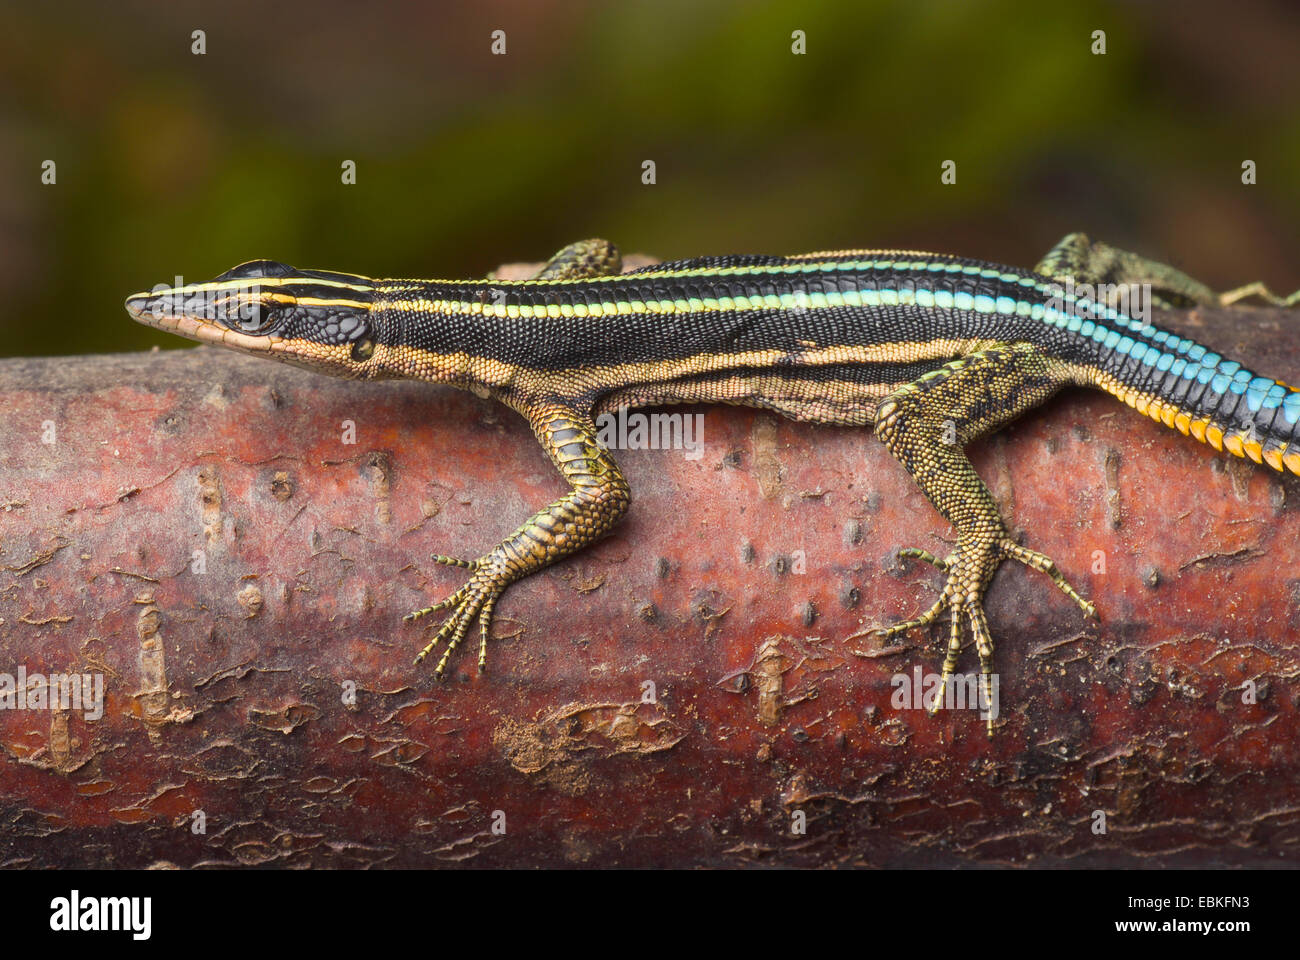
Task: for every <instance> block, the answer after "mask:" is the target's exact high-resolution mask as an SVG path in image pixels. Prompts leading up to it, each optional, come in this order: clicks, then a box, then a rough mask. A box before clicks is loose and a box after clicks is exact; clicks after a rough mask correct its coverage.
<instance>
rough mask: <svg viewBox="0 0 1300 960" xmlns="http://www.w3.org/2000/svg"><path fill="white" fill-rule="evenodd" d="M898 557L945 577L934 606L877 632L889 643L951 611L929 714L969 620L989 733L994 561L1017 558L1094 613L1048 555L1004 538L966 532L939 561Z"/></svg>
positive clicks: (953, 667)
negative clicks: (989, 606) (988, 603)
mask: <svg viewBox="0 0 1300 960" xmlns="http://www.w3.org/2000/svg"><path fill="white" fill-rule="evenodd" d="M898 556H899V557H907V558H913V559H917V560H922V561H924V562H926V563H929V564H932V565H933V566H935V567H937V568H938V569H939V570H941V571H943V572H945V573H947V574H948V580H947V582H946V583H945V584H944V588H943V593H942V594H941V595H940V596H939V599H938V600H937V601H936V602H935V604H934V606H932V607H930V609H929V610H927V611H925V613H923V614H921V615H920V616H919V617H915V618H913V619H911V620H905V621H903V622H902V623H896V624H894V625H893V626H891V627H887V628H884V629H881V630H880V631H879V632H880V635H881V639H882V641H888V640H889V639H891V638H893V637H896V636H898V635H899V634H902V633H905V632H907V631H908V630H911V629H913V628H915V627H925V626H929V625H930V624H932V623H934V622H935V621H936V620H938V619H939V616H940V614H942V613H943V612H944V611H945V610H950V611H951V630H950V632H949V636H948V650H947V655H946V656H945V657H944V661H943V674H942V676H941V679H940V682H939V689H938V692H937V695H936V696H935V698H934V700H933V701H932V702H931V704H930V707H929V711H930V713H931V714H934V713H936V712H937V711H938V709H939V705H940V703H941V702H942V699H943V696H944V694H945V692H946V691H947V687H948V682H949V680H951V679H952V677H953V675H954V674H955V673H956V671H957V662H958V658H959V657H960V655H961V647H962V635H963V633H964V630H963V625H964V624H969V625H970V631H971V635H972V637H973V639H974V641H975V649H976V651H977V652H978V654H979V660H980V700H981V709H983V710H984V712H985V717H986V719H987V721H988V732H989V736H992V735H993V713H992V711H991V710H988V709H987V708H986V706H985V705H986V704H988V703H989V702H990V701H989V699H988V698H989V695H990V684H991V682H992V678H993V637H992V635H991V634H990V632H989V625H988V620H987V618H986V617H985V615H984V590H985V588H986V587H987V586H988V583H989V581H990V580H991V579H992V578H993V574H994V572H995V571H996V570H997V568H998V565H999V564H1000V563H1001V562H1002V561H1003V560H1018V561H1019V562H1020V563H1023V564H1025V565H1026V566H1028V567H1033V568H1034V569H1035V570H1038V571H1040V572H1042V573H1045V574H1047V575H1048V576H1049V577H1051V578H1052V582H1053V583H1055V584H1056V586H1057V588H1058V589H1059V590H1060V591H1061V592H1062V593H1064V594H1065V595H1066V596H1068V597H1069V598H1070V599H1071V600H1073V601H1074V602H1075V603H1076V604H1078V606H1079V607H1080V609H1082V610H1083V612H1084V614H1085V615H1086V616H1089V617H1095V616H1096V615H1097V608H1096V606H1094V605H1093V604H1092V603H1091V602H1090V601H1088V600H1085V599H1084V598H1083V597H1081V596H1080V595H1079V594H1078V593H1077V592H1076V591H1075V589H1074V588H1073V587H1072V586H1070V584H1069V583H1068V582H1067V581H1066V579H1065V577H1064V576H1062V575H1061V572H1060V571H1059V570H1058V569H1057V568H1056V564H1055V563H1054V562H1052V559H1051V558H1050V557H1048V556H1046V555H1045V554H1041V553H1038V552H1037V551H1034V550H1030V549H1028V548H1027V547H1022V546H1021V545H1020V544H1018V543H1016V542H1015V541H1014V540H1012V539H1010V538H1009V537H1006V536H996V537H992V538H990V537H987V536H978V535H976V536H964V537H962V538H961V539H959V540H958V543H957V549H956V550H954V551H953V552H952V553H951V554H949V555H948V556H947V557H945V558H943V559H940V558H938V557H936V556H934V555H933V554H931V553H928V552H926V551H925V550H917V549H913V548H907V549H904V550H900V551H898Z"/></svg>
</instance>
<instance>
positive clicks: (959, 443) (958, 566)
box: [876, 343, 1096, 734]
mask: <svg viewBox="0 0 1300 960" xmlns="http://www.w3.org/2000/svg"><path fill="white" fill-rule="evenodd" d="M1067 382H1068V377H1066V376H1065V375H1064V374H1063V373H1061V372H1059V371H1058V370H1057V369H1055V367H1054V364H1053V362H1052V360H1051V359H1050V358H1049V357H1047V356H1046V355H1045V354H1043V353H1042V352H1041V351H1040V350H1038V349H1037V348H1036V347H1034V346H1032V345H1029V344H1023V343H1016V344H1005V345H1001V346H997V347H992V348H990V349H988V350H984V351H981V352H979V353H975V354H971V355H970V356H968V357H963V358H962V359H960V360H954V361H953V362H951V363H949V364H946V365H945V366H943V367H940V368H939V369H938V370H934V371H932V372H930V373H927V374H926V375H925V376H923V377H921V378H920V379H919V380H917V381H916V382H914V383H910V384H907V385H906V386H904V387H902V388H900V389H898V390H896V391H895V392H894V393H892V394H891V395H890V396H888V397H886V398H885V399H884V400H883V401H882V402H881V404H880V407H879V408H878V409H877V413H876V435H877V436H878V437H879V438H880V439H881V441H883V442H884V444H885V446H886V447H887V448H888V449H889V451H890V453H891V454H893V455H894V457H895V458H896V459H897V460H898V461H899V462H900V463H901V464H902V465H903V467H904V468H905V469H906V470H907V471H908V473H910V474H911V475H912V478H913V479H914V480H915V481H916V483H917V485H918V486H919V487H920V488H921V491H922V492H923V493H924V494H925V495H926V497H927V498H928V499H929V500H930V502H931V503H932V504H934V506H935V508H936V509H937V510H938V511H939V512H940V513H941V514H942V515H943V516H944V517H945V518H946V519H947V520H948V521H949V522H950V523H952V525H953V526H954V527H955V528H956V530H957V544H956V548H955V549H954V550H953V552H952V553H950V554H949V555H948V556H947V557H945V558H943V559H939V558H937V557H935V556H934V555H932V554H930V553H928V552H926V551H924V550H918V549H915V548H907V549H904V550H901V551H899V556H900V557H911V558H915V559H919V560H923V561H925V562H927V563H930V564H932V565H934V566H935V567H936V568H938V569H939V570H940V571H941V572H943V573H945V574H946V575H947V580H946V582H945V584H944V587H943V592H942V594H941V595H940V597H939V600H938V601H937V602H936V603H935V604H934V606H932V607H931V608H930V609H929V610H927V611H926V612H925V613H923V614H922V615H920V616H919V617H916V618H915V619H912V620H907V621H904V622H902V623H898V624H894V625H893V626H891V627H888V628H886V629H883V630H882V631H881V634H882V637H883V638H884V639H886V640H887V639H889V638H891V637H895V636H898V635H899V634H901V633H903V632H905V631H907V630H910V629H912V628H914V627H919V626H928V625H929V624H931V623H933V622H934V621H935V620H937V619H938V617H939V616H940V614H941V613H942V612H943V611H944V610H947V611H949V612H950V615H951V617H952V624H951V632H950V636H949V643H948V649H947V654H946V656H945V658H944V664H943V674H942V677H941V681H940V689H939V693H940V695H941V696H942V695H943V694H944V693H945V692H946V690H947V685H948V683H949V681H950V679H951V678H952V677H953V675H954V674H955V673H956V670H957V665H958V661H959V657H960V653H961V647H962V637H963V636H964V633H965V630H966V629H969V630H970V634H971V636H972V638H973V639H974V642H975V648H976V651H977V653H978V654H979V660H980V684H981V689H982V690H983V691H985V695H987V691H988V690H989V685H990V684H991V682H992V681H993V638H992V634H991V632H990V630H989V626H988V620H987V618H986V617H985V614H984V605H983V598H984V592H985V590H986V589H987V587H988V584H989V581H990V580H992V578H993V574H994V573H995V572H996V571H997V568H998V566H999V565H1001V563H1002V561H1003V560H1016V561H1019V562H1020V563H1023V564H1025V565H1026V566H1030V567H1033V568H1034V569H1035V570H1038V571H1040V572H1042V573H1045V574H1047V575H1048V576H1049V577H1050V578H1051V579H1052V581H1053V582H1054V583H1055V584H1056V586H1057V587H1058V588H1059V589H1060V590H1061V591H1062V592H1063V593H1065V594H1066V595H1067V596H1068V597H1070V599H1072V600H1073V601H1074V602H1075V603H1076V604H1078V605H1079V607H1080V608H1081V609H1082V610H1083V612H1084V613H1085V614H1087V615H1089V616H1094V615H1095V613H1096V610H1095V608H1094V607H1093V605H1092V604H1091V603H1090V602H1088V601H1087V600H1085V599H1083V597H1081V596H1080V595H1079V594H1078V592H1076V591H1075V590H1074V588H1073V587H1071V586H1070V584H1069V583H1068V582H1067V581H1066V580H1065V578H1064V576H1062V575H1061V573H1060V571H1059V570H1058V569H1057V568H1056V564H1055V563H1053V561H1052V560H1051V558H1049V557H1047V556H1045V555H1044V554H1041V553H1038V552H1036V551H1034V550H1030V549H1028V548H1026V547H1023V546H1021V545H1020V544H1018V543H1016V542H1015V541H1014V540H1012V539H1011V538H1010V537H1009V536H1008V534H1007V531H1006V527H1005V526H1004V524H1003V522H1002V517H1001V515H1000V514H999V512H998V508H997V504H996V502H995V501H994V500H993V495H992V494H991V493H990V492H989V490H988V487H986V486H985V485H984V482H983V481H982V480H981V479H980V478H979V475H978V474H977V473H976V472H975V468H974V467H973V466H972V465H971V462H970V460H969V459H968V458H967V457H966V454H965V452H964V450H963V446H964V445H965V444H966V443H969V442H970V441H972V440H974V439H976V438H977V437H980V436H982V435H984V434H986V433H988V432H990V431H992V430H994V429H995V428H997V427H998V426H1000V425H1002V424H1003V423H1005V422H1007V421H1008V420H1011V419H1012V418H1014V417H1015V416H1017V415H1018V414H1020V413H1022V412H1023V411H1025V410H1027V409H1029V408H1031V407H1034V406H1036V405H1038V404H1039V403H1041V402H1042V401H1043V400H1045V399H1046V398H1047V397H1049V396H1050V395H1051V394H1052V393H1054V392H1055V391H1056V390H1057V389H1059V388H1060V387H1061V386H1063V385H1064V384H1065V383H1067ZM938 702H939V701H938V700H936V701H934V706H935V708H936V709H937V706H938ZM987 702H988V701H987V700H985V703H987ZM986 716H987V720H988V728H989V733H990V734H992V730H993V717H992V714H991V713H987V714H986Z"/></svg>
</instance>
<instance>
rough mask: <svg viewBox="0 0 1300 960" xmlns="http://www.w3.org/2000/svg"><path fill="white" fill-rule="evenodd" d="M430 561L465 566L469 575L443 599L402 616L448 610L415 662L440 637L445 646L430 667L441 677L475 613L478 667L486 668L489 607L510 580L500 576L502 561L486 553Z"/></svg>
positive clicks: (464, 568)
mask: <svg viewBox="0 0 1300 960" xmlns="http://www.w3.org/2000/svg"><path fill="white" fill-rule="evenodd" d="M433 561H434V563H440V564H443V565H444V566H449V567H460V568H461V569H463V570H468V571H469V572H470V574H471V576H470V580H469V582H468V583H466V584H465V585H464V586H463V587H461V588H460V589H459V590H457V591H456V592H455V593H453V594H452V595H451V596H449V597H448V598H447V599H446V600H443V601H442V602H441V603H435V604H434V605H433V606H431V607H424V608H423V609H420V610H414V611H412V612H411V613H408V614H407V615H406V616H405V617H403V618H402V619H403V620H407V621H411V620H419V619H420V618H421V617H424V616H428V615H429V614H431V613H438V612H439V611H441V610H449V611H451V612H450V613H449V614H448V616H447V619H446V620H444V621H443V623H442V626H441V627H440V628H439V630H438V632H437V633H436V634H434V636H433V639H432V640H430V641H429V643H428V644H427V645H426V646H425V648H424V649H423V650H421V651H420V653H419V654H418V655H417V656H416V658H415V662H416V663H419V662H420V661H422V660H423V659H424V658H425V657H427V656H428V655H429V654H430V653H432V652H433V649H434V648H435V647H436V646H438V644H440V643H442V642H443V641H444V640H445V641H447V649H446V650H444V651H443V654H442V658H441V659H440V660H439V661H438V666H437V667H435V668H434V671H433V675H434V676H435V677H437V678H438V679H442V673H443V670H444V669H445V668H446V666H447V661H448V660H449V659H450V658H451V655H452V652H453V651H454V650H455V649H456V647H457V646H459V645H460V642H461V641H462V640H464V639H465V634H466V633H467V632H468V631H469V628H470V625H471V624H472V623H473V622H474V619H475V617H477V618H478V627H479V650H478V668H479V670H480V672H481V671H483V670H486V669H487V641H488V627H489V626H490V625H491V623H492V610H493V608H495V607H496V603H497V599H498V598H499V597H500V596H501V593H502V592H503V591H504V590H505V588H506V587H508V586H509V585H510V581H509V580H508V579H506V577H505V576H504V569H503V565H502V564H501V563H500V562H499V561H498V560H497V558H495V557H494V556H492V555H490V554H489V555H488V556H486V557H480V558H479V559H478V560H458V559H456V558H455V557H444V556H436V557H434V558H433Z"/></svg>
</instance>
